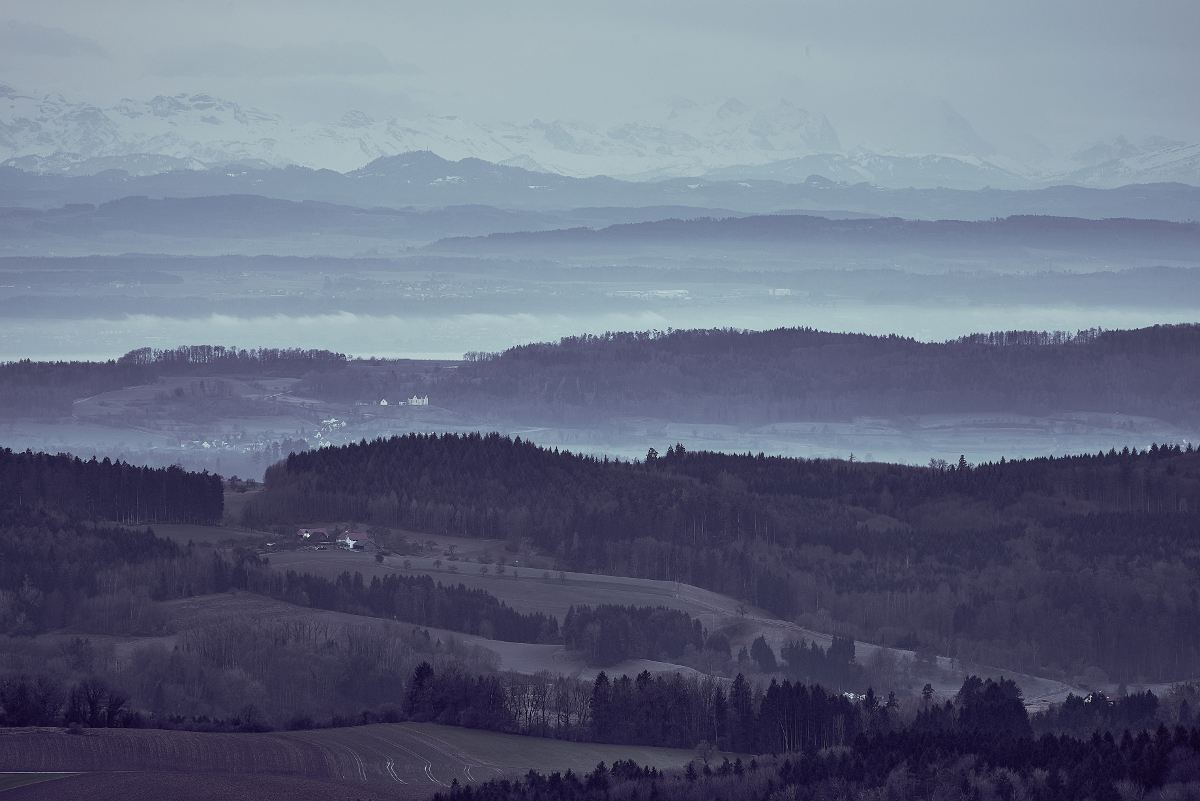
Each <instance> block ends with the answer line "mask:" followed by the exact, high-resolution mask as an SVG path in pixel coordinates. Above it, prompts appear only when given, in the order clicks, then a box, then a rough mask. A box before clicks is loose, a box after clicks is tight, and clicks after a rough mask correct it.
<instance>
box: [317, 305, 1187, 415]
mask: <svg viewBox="0 0 1200 801" xmlns="http://www.w3.org/2000/svg"><path fill="white" fill-rule="evenodd" d="M297 390H298V391H300V392H303V393H306V394H311V395H315V396H316V397H321V398H325V399H328V400H342V401H352V400H374V401H375V402H378V399H379V398H381V397H389V398H390V397H408V396H409V395H412V394H421V395H425V394H429V395H430V396H431V398H433V399H434V402H435V403H436V404H437V405H439V406H444V407H447V408H451V409H454V410H456V411H460V412H464V413H468V414H473V415H478V416H479V417H481V418H483V419H496V418H501V419H503V418H510V419H516V420H520V421H524V422H528V423H533V424H537V425H555V424H558V425H592V424H596V423H600V422H603V421H606V420H610V419H612V418H613V417H621V416H625V417H654V418H663V419H672V420H679V421H691V422H701V423H722V424H729V425H739V424H745V425H762V424H767V423H773V422H785V421H848V420H851V419H853V418H855V417H862V416H867V417H871V416H882V417H891V418H895V417H904V416H908V415H922V414H938V413H961V412H989V411H991V412H1015V413H1018V414H1028V415H1035V416H1037V415H1045V414H1047V413H1049V412H1052V411H1056V410H1073V411H1094V412H1103V413H1108V414H1111V413H1113V412H1118V413H1120V414H1128V415H1143V416H1148V417H1157V418H1160V419H1163V420H1168V421H1170V422H1173V423H1176V424H1180V425H1193V426H1196V425H1200V325H1194V324H1189V325H1164V326H1154V327H1153V328H1145V329H1139V330H1130V331H1099V330H1088V331H1079V332H1077V333H1074V334H1071V333H1068V332H1063V331H1054V332H1044V331H1000V332H994V333H990V334H976V335H972V336H968V337H963V338H962V339H959V340H955V341H953V342H945V343H928V342H918V341H916V340H914V339H910V338H906V337H898V336H894V335H893V336H870V335H866V334H837V333H829V332H824V331H816V330H813V329H808V328H780V329H776V330H773V331H739V330H732V329H711V330H686V331H683V330H681V331H667V332H661V331H643V332H622V333H606V334H603V335H599V336H592V335H584V336H578V337H566V338H564V339H562V340H561V341H559V342H557V343H535V344H531V345H523V346H518V347H514V348H510V349H508V350H506V351H504V352H503V353H471V354H467V358H466V361H465V362H464V363H462V364H460V365H459V366H458V368H457V369H456V370H441V371H436V372H428V371H421V372H416V371H412V370H405V369H403V368H399V367H397V366H394V365H388V364H386V363H380V364H374V363H366V362H350V363H348V364H347V366H346V368H345V369H343V370H338V371H337V372H332V373H321V374H311V375H309V376H308V377H307V378H306V380H305V381H303V382H302V383H301V384H300V385H299V386H298V387H297Z"/></svg>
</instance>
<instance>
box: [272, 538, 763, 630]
mask: <svg viewBox="0 0 1200 801" xmlns="http://www.w3.org/2000/svg"><path fill="white" fill-rule="evenodd" d="M406 559H407V560H408V561H409V562H411V564H412V568H411V569H410V570H404V569H403V567H402V565H403V564H404V561H405V560H406ZM436 559H437V557H433V556H389V557H387V558H386V559H385V560H384V562H383V563H382V564H381V563H379V562H377V561H375V558H374V557H373V556H371V555H370V554H365V553H357V552H352V551H342V550H335V549H331V550H328V551H282V552H279V553H273V554H271V565H272V566H274V567H277V568H279V569H281V570H296V571H298V572H301V573H304V572H308V573H312V574H314V575H318V576H325V577H326V578H330V579H334V578H337V576H338V575H339V574H340V573H342V572H344V571H349V572H351V573H354V572H359V573H362V574H363V576H364V577H365V578H366V579H367V580H368V581H369V580H370V579H371V577H372V576H380V577H383V576H386V575H388V574H390V573H394V572H396V571H397V570H401V571H403V572H404V573H406V574H408V573H427V574H429V575H431V576H433V578H434V580H435V581H440V582H442V583H443V584H449V583H453V584H465V585H466V586H468V587H472V588H478V589H481V590H486V591H487V592H490V593H491V594H492V595H495V596H496V597H497V598H500V599H501V600H503V601H504V602H505V603H507V604H508V605H509V606H511V607H512V608H514V609H516V610H517V611H518V612H524V613H528V612H546V613H548V614H552V615H555V616H556V617H557V618H558V619H559V620H560V621H561V620H562V619H563V618H564V617H565V616H566V614H567V609H569V608H570V607H571V606H573V605H575V606H578V605H579V604H592V605H595V604H611V603H619V604H632V605H635V606H665V607H668V608H671V609H681V610H683V611H685V612H689V613H691V614H692V615H695V616H698V617H700V618H701V619H702V620H704V621H705V625H706V626H708V627H711V625H712V623H711V615H713V614H716V615H718V616H720V615H721V614H724V613H726V612H727V611H728V612H729V613H735V610H736V607H737V605H738V601H736V600H735V599H733V598H729V597H727V596H724V595H718V594H717V593H715V592H709V591H707V590H702V589H700V588H699V587H692V586H688V585H682V584H680V585H677V584H675V583H674V582H671V581H652V580H650V579H635V578H625V577H623V576H603V575H596V574H592V573H566V574H565V577H564V578H565V580H563V581H560V580H559V579H558V574H557V573H552V574H551V578H550V579H546V578H544V577H543V572H544V571H541V570H524V569H522V568H521V567H520V566H519V565H518V566H517V567H516V568H513V567H511V566H509V567H506V568H505V573H504V575H497V574H496V572H495V570H496V566H495V565H487V566H486V567H487V569H488V572H487V573H481V572H480V569H481V568H482V567H485V566H484V565H481V564H479V563H478V562H467V561H459V562H451V561H448V560H447V559H445V558H442V559H441V566H440V567H435V566H434V561H435V560H436ZM452 567H453V568H454V569H453V570H451V568H452ZM514 572H515V574H516V575H514ZM754 611H755V612H756V614H757V615H758V616H769V613H767V612H764V611H761V610H754Z"/></svg>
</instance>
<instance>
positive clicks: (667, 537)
mask: <svg viewBox="0 0 1200 801" xmlns="http://www.w3.org/2000/svg"><path fill="white" fill-rule="evenodd" d="M1198 502H1200V453H1197V452H1195V451H1194V450H1193V449H1191V447H1190V446H1189V448H1187V449H1180V448H1179V447H1178V446H1162V447H1159V446H1158V445H1154V446H1152V447H1151V448H1149V449H1146V450H1145V451H1141V452H1133V451H1129V450H1127V449H1126V450H1123V451H1122V452H1117V451H1116V450H1115V449H1114V450H1111V451H1110V452H1109V453H1106V454H1100V453H1097V454H1092V455H1078V456H1070V457H1062V458H1039V459H1029V460H1019V461H1011V462H1006V461H1003V460H1002V461H1001V462H999V463H995V464H984V465H969V464H967V463H966V462H965V460H963V461H961V462H960V463H959V464H951V465H947V464H934V465H932V466H930V467H922V468H918V467H908V466H903V465H886V464H874V463H867V464H859V463H852V462H845V461H841V460H804V459H789V458H782V457H767V456H764V455H761V454H760V455H757V456H753V455H749V454H745V455H733V454H719V453H708V452H695V453H694V452H687V451H686V450H684V449H683V448H682V447H674V446H673V447H670V448H668V449H667V451H666V453H665V454H663V455H657V454H655V453H653V452H652V453H650V454H648V458H647V459H646V460H645V461H639V462H635V463H629V462H621V461H610V460H607V459H596V458H593V457H585V456H579V455H575V454H571V453H568V452H559V451H553V450H546V449H542V448H539V447H537V446H536V445H534V444H532V443H529V442H522V441H521V440H520V439H517V440H511V439H509V438H506V437H501V436H499V435H496V434H490V435H487V436H482V435H478V434H471V435H465V436H458V435H446V436H435V435H408V436H405V437H395V438H392V439H390V440H376V441H374V442H369V443H368V442H365V441H364V442H361V443H358V444H352V445H347V446H343V447H341V448H324V449H321V450H317V451H310V452H307V453H303V454H293V455H292V456H290V457H289V458H288V459H287V460H286V461H285V462H281V463H279V464H278V465H275V466H273V467H271V468H270V469H269V470H268V471H267V475H266V489H265V491H264V492H263V493H262V494H261V495H260V496H259V498H258V499H256V500H255V501H254V502H253V503H251V504H250V505H248V506H247V508H246V517H245V522H246V523H248V524H250V525H259V526H265V525H271V524H278V523H284V522H291V523H295V522H305V521H312V520H345V519H353V520H359V521H364V522H370V523H373V524H376V525H383V526H396V527H402V528H405V529H408V530H413V531H421V532H427V533H430V534H454V535H460V536H461V535H465V536H471V537H491V538H494V537H503V538H507V539H510V540H513V541H520V540H523V539H529V540H530V541H531V542H532V543H533V544H534V545H535V546H536V547H537V548H538V549H539V550H541V551H542V552H543V553H545V554H548V555H551V556H552V557H553V558H555V559H556V560H557V562H558V564H559V566H560V567H562V568H564V569H571V570H576V571H583V572H588V571H593V572H602V573H610V574H616V575H629V576H635V577H641V578H651V579H660V580H678V581H683V582H687V583H691V584H696V585H698V586H702V587H706V588H708V589H712V590H715V591H717V592H722V593H725V594H728V595H732V596H734V597H735V598H741V599H744V600H747V601H749V602H751V603H754V604H757V605H760V606H763V607H766V608H767V609H769V610H771V611H773V612H775V613H776V614H778V615H780V616H781V617H784V618H788V619H793V620H796V621H798V622H801V623H803V624H805V625H808V626H809V627H812V628H816V629H818V630H822V631H828V632H831V633H835V634H839V635H842V636H847V637H852V638H855V639H861V640H868V641H873V642H878V643H883V644H887V645H893V646H899V647H906V648H913V649H918V650H920V649H932V650H935V651H937V652H939V653H942V654H946V655H952V656H959V657H962V658H970V659H976V660H979V661H985V662H986V663H988V664H997V663H999V664H1001V665H1002V666H1005V667H1010V668H1011V669H1019V670H1023V671H1037V670H1045V671H1046V672H1048V673H1050V674H1054V675H1061V676H1065V677H1068V678H1074V677H1076V676H1081V675H1083V674H1085V673H1086V672H1087V671H1088V670H1093V672H1096V671H1098V672H1100V673H1104V674H1107V675H1109V676H1111V677H1112V678H1113V679H1114V680H1118V679H1124V680H1128V681H1135V680H1151V677H1154V680H1168V679H1171V678H1179V677H1185V676H1190V675H1191V672H1192V671H1193V670H1196V669H1198V668H1200V628H1198V624H1197V620H1200V616H1198V615H1197V609H1198V606H1197V604H1198V601H1200V592H1198V589H1200V574H1198V572H1197V570H1198V568H1200V551H1198V550H1197V541H1198V540H1197V535H1198V534H1200V518H1198V517H1197V516H1196V514H1195V510H1196V508H1197V503H1198Z"/></svg>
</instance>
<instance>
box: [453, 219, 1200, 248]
mask: <svg viewBox="0 0 1200 801" xmlns="http://www.w3.org/2000/svg"><path fill="white" fill-rule="evenodd" d="M748 241H749V242H754V243H756V244H757V245H759V246H770V245H776V246H778V245H782V244H787V245H792V246H793V247H796V246H799V247H805V248H808V249H810V250H820V249H823V248H832V247H842V248H845V247H861V248H871V247H886V246H891V247H893V248H894V247H896V246H917V247H923V248H924V249H926V250H934V251H952V252H961V251H963V250H968V251H972V252H976V253H978V252H986V251H994V250H996V249H1006V248H1018V247H1019V248H1031V247H1040V248H1050V249H1056V248H1057V249H1070V250H1082V251H1084V252H1096V251H1103V252H1107V253H1115V252H1128V251H1130V250H1134V249H1138V248H1141V249H1144V252H1147V253H1156V254H1158V256H1159V258H1163V257H1169V256H1168V254H1175V255H1177V256H1179V257H1182V258H1188V257H1191V256H1192V255H1193V254H1194V253H1195V249H1196V247H1197V245H1200V225H1198V224H1196V223H1191V222H1188V223H1175V222H1166V221H1163V220H1139V219H1129V218H1126V219H1106V220H1088V219H1082V218H1078V217H1049V216H1036V215H1013V216H1011V217H1005V218H994V219H990V220H905V219H901V218H899V217H890V218H873V219H840V220H830V219H827V218H825V217H816V216H812V215H805V214H760V215H754V216H750V217H725V218H720V219H718V218H713V217H700V218H697V219H691V220H679V219H670V220H658V221H652V222H637V223H622V224H617V225H610V226H608V227H606V228H601V229H599V230H595V229H590V228H585V227H578V228H561V229H556V230H551V231H532V232H530V231H523V232H517V233H493V234H489V235H487V236H483V237H460V238H454V239H449V240H443V241H442V242H439V243H438V245H437V247H438V249H439V250H442V251H449V252H472V251H476V250H479V249H482V248H486V249H489V250H495V249H496V248H504V247H506V246H509V247H522V248H538V247H555V248H562V247H564V246H574V247H576V248H580V247H584V246H587V245H604V246H609V247H611V246H613V245H617V244H621V243H629V244H645V243H656V244H674V243H688V244H689V245H692V246H710V247H712V246H716V247H719V246H721V245H728V246H731V247H732V246H738V245H740V244H741V243H744V242H748Z"/></svg>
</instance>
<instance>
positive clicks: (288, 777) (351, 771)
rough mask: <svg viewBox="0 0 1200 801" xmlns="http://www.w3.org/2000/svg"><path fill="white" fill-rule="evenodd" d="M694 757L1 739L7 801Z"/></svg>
mask: <svg viewBox="0 0 1200 801" xmlns="http://www.w3.org/2000/svg"><path fill="white" fill-rule="evenodd" d="M693 756H694V754H693V752H691V751H685V750H679V749H672V748H643V747H638V746H620V745H598V744H594V743H572V742H564V741H560V740H547V739H542V738H537V737H521V736H519V735H515V734H498V733H495V732H486V731H476V730H472V729H460V728H455V727H451V726H439V725H437V724H433V723H398V724H386V723H384V724H377V725H373V726H356V727H351V728H345V729H318V730H313V731H304V732H285V733H283V732H281V733H271V734H200V733H196V732H172V731H157V730H121V729H95V730H89V731H88V732H87V733H86V734H83V735H71V734H67V733H66V732H64V731H62V730H60V729H45V728H43V729H15V730H8V731H5V732H3V733H0V771H14V772H12V773H0V792H4V796H3V797H4V798H5V799H49V798H56V799H57V798H92V799H101V800H102V801H103V800H104V799H114V800H115V799H121V801H128V800H129V799H139V798H173V799H185V800H189V801H190V799H201V798H203V799H210V798H229V799H241V798H247V799H249V798H254V799H266V800H267V801H274V799H281V800H286V801H307V800H308V799H335V798H358V799H382V798H403V799H415V798H425V797H427V796H428V795H430V794H431V793H432V792H434V791H435V790H437V789H439V788H443V787H446V786H449V785H450V783H451V782H453V781H455V780H457V781H458V782H459V783H460V784H470V783H479V782H484V781H487V780H489V779H492V778H495V777H497V776H501V775H516V774H524V773H525V772H527V771H529V770H530V769H535V770H538V771H541V772H543V773H548V772H553V771H566V770H573V771H575V772H577V773H579V772H585V771H589V770H591V769H592V768H594V767H595V766H596V763H598V762H601V761H603V762H605V763H606V764H612V762H613V761H615V760H618V759H632V760H634V761H635V762H637V763H638V764H641V765H654V766H656V767H658V768H670V767H679V766H682V765H686V764H687V763H688V762H689V761H690V760H691V759H692V758H693ZM15 771H22V772H20V773H18V772H15ZM48 771H54V772H53V773H50V772H48ZM76 773H78V774H80V775H73V774H76ZM35 782H36V784H35Z"/></svg>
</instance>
